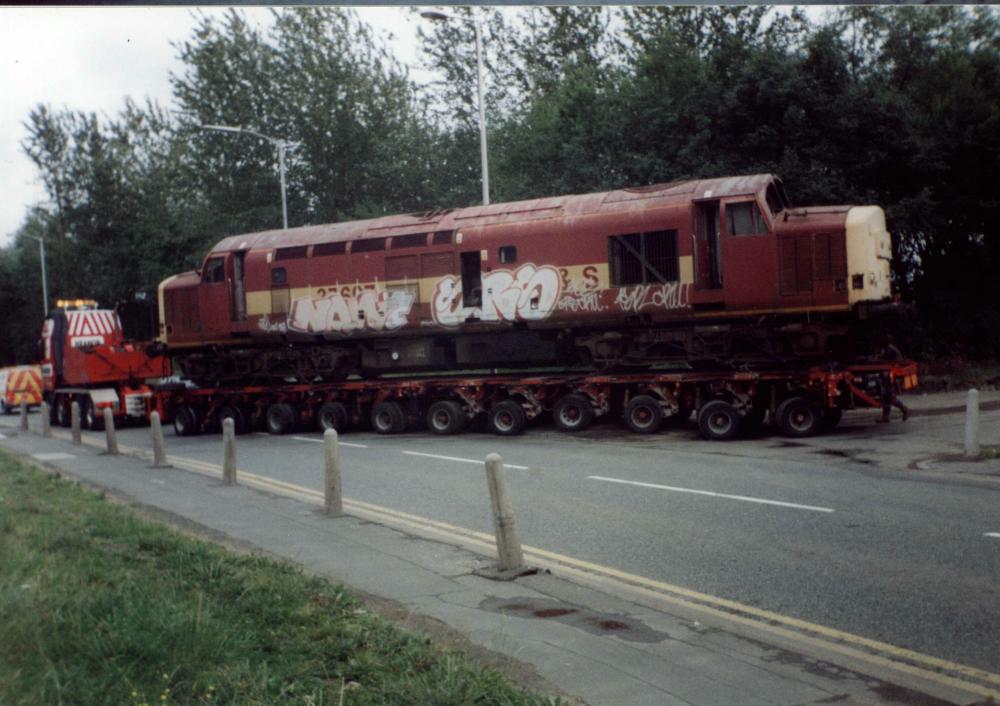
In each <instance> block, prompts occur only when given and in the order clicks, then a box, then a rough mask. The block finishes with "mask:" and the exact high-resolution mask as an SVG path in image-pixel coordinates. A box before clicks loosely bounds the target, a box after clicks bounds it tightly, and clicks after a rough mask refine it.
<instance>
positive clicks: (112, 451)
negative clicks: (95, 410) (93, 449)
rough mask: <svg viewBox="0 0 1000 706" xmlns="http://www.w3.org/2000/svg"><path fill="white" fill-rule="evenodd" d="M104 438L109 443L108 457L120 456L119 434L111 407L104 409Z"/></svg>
mask: <svg viewBox="0 0 1000 706" xmlns="http://www.w3.org/2000/svg"><path fill="white" fill-rule="evenodd" d="M104 437H105V439H106V440H107V442H108V455H109V456H117V455H118V432H117V431H115V415H114V412H112V411H111V408H110V407H105V408H104Z"/></svg>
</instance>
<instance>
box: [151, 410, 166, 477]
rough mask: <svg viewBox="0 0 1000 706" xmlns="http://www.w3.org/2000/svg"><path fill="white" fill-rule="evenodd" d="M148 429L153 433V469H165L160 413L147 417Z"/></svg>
mask: <svg viewBox="0 0 1000 706" xmlns="http://www.w3.org/2000/svg"><path fill="white" fill-rule="evenodd" d="M149 428H150V429H151V430H152V432H153V468H167V450H166V447H165V446H164V444H163V426H162V425H161V424H160V413H159V412H153V413H152V414H151V415H149Z"/></svg>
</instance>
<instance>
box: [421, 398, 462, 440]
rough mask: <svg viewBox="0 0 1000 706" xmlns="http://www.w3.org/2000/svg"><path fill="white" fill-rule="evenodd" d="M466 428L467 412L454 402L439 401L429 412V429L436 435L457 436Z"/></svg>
mask: <svg viewBox="0 0 1000 706" xmlns="http://www.w3.org/2000/svg"><path fill="white" fill-rule="evenodd" d="M463 427H465V412H464V411H463V410H462V405H460V404H459V403H458V402H455V401H454V400H438V401H437V402H435V403H434V404H432V405H431V406H430V409H428V410H427V428H428V429H430V430H431V431H432V432H434V433H435V434H457V433H458V432H460V431H462V429H463Z"/></svg>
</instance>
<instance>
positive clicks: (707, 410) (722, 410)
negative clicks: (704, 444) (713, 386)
mask: <svg viewBox="0 0 1000 706" xmlns="http://www.w3.org/2000/svg"><path fill="white" fill-rule="evenodd" d="M742 421H743V420H742V419H741V417H740V413H739V412H738V411H737V410H736V407H734V406H733V405H731V404H730V403H728V402H726V401H725V400H712V401H711V402H709V403H708V404H706V405H704V406H703V407H702V408H701V409H700V410H699V411H698V431H700V432H701V435H702V437H704V438H705V439H709V440H710V441H729V440H730V439H733V438H735V437H736V435H737V434H739V433H740V422H742Z"/></svg>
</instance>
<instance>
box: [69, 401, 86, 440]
mask: <svg viewBox="0 0 1000 706" xmlns="http://www.w3.org/2000/svg"><path fill="white" fill-rule="evenodd" d="M69 425H70V427H71V428H72V430H73V446H79V445H80V444H82V443H83V438H82V437H81V436H80V403H79V402H77V401H76V400H74V401H73V402H72V403H70V406H69Z"/></svg>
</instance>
